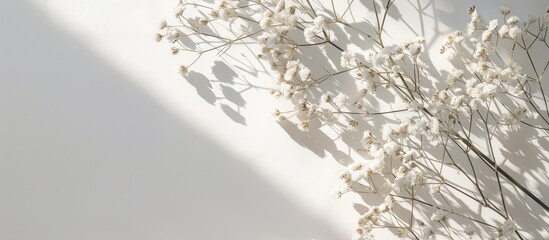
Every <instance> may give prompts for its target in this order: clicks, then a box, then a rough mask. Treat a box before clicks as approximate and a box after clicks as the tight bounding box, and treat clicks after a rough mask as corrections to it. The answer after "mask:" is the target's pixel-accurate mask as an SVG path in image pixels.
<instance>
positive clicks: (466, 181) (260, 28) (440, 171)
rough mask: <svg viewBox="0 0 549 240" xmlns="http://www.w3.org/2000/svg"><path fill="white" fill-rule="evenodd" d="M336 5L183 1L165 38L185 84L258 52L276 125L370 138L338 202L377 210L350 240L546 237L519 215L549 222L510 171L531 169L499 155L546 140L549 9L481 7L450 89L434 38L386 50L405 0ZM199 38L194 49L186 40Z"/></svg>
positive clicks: (473, 13)
mask: <svg viewBox="0 0 549 240" xmlns="http://www.w3.org/2000/svg"><path fill="white" fill-rule="evenodd" d="M334 2H335V1H333V0H332V1H324V2H322V1H314V2H312V1H309V0H256V1H254V0H242V1H238V0H216V1H215V2H214V3H213V4H212V3H205V2H204V1H191V0H180V1H179V4H178V7H177V9H176V13H175V18H174V20H173V23H172V22H170V23H168V22H166V21H162V22H161V25H160V30H161V32H160V33H158V34H157V35H156V39H157V41H164V40H166V41H168V42H170V43H171V44H173V45H172V48H171V51H172V53H173V54H178V55H183V56H184V60H185V61H186V62H185V63H184V65H181V66H180V69H179V70H180V73H181V74H182V75H183V76H187V74H188V72H189V71H192V69H193V64H195V63H196V62H197V61H198V60H199V59H200V58H201V57H203V56H204V55H206V54H208V53H210V52H214V53H217V54H223V53H225V52H226V51H227V50H228V49H229V48H230V47H231V46H232V45H234V44H245V45H250V46H254V49H258V51H257V52H256V56H257V58H260V59H262V60H263V61H264V62H265V64H266V65H268V66H270V73H271V75H272V79H273V82H274V83H276V87H274V88H273V89H272V91H271V92H270V93H271V94H272V95H273V96H275V97H277V98H280V99H283V101H284V104H282V106H281V108H280V109H278V110H275V111H274V116H275V118H276V119H277V121H284V122H290V123H293V124H295V125H296V126H298V128H299V129H300V130H302V131H309V130H311V129H315V130H320V131H330V132H332V134H333V133H335V134H336V135H341V134H345V133H347V132H353V133H354V134H355V135H356V134H358V135H360V136H362V138H350V139H351V140H352V141H354V142H351V143H348V145H349V146H351V147H353V148H354V149H355V150H356V152H357V153H358V154H359V155H360V158H356V159H353V160H354V161H353V162H352V163H350V164H349V165H348V166H347V167H346V168H345V169H343V170H342V171H341V173H340V174H339V176H338V177H339V179H340V180H341V184H340V185H339V186H336V187H335V190H334V192H333V195H334V196H335V197H336V198H340V197H342V196H343V195H347V194H349V193H354V194H358V195H359V196H361V197H362V198H363V199H364V202H365V203H366V204H367V205H368V210H367V211H365V212H364V213H363V214H362V216H361V217H360V218H359V219H357V229H356V232H355V233H354V236H353V239H373V238H374V235H375V229H379V228H383V229H390V230H391V231H392V232H393V233H394V234H395V235H397V236H398V237H402V238H410V239H534V238H535V239H538V238H543V237H547V234H549V233H548V231H549V230H548V229H547V226H546V227H545V228H544V227H542V228H541V229H538V230H535V231H526V230H524V227H525V226H526V225H528V224H530V223H529V222H528V221H532V219H536V218H531V219H528V218H525V219H519V218H516V217H515V213H518V212H521V211H527V212H529V211H539V212H537V213H534V212H533V213H532V214H530V215H547V213H548V212H549V206H548V204H549V201H548V200H547V199H543V196H542V195H540V193H539V192H538V191H536V190H535V189H533V188H532V187H529V186H527V185H526V184H525V183H524V181H521V180H520V179H518V178H520V175H517V174H516V173H514V172H512V171H510V170H509V169H508V168H507V167H504V165H505V164H506V162H511V164H513V165H515V166H516V165H520V163H519V162H520V161H522V159H508V158H505V159H503V158H502V157H501V156H500V154H498V153H500V152H502V151H504V150H505V146H503V144H502V141H501V139H502V138H504V139H513V136H514V134H516V133H517V132H520V131H525V130H527V131H529V133H531V134H533V135H536V136H540V137H541V138H547V137H548V136H549V112H548V102H547V99H546V94H545V92H544V88H543V84H542V80H543V76H544V75H545V74H546V72H547V71H546V70H547V68H548V66H549V58H548V57H547V56H549V55H544V54H543V53H549V52H547V50H549V44H548V39H547V32H548V28H549V9H547V10H545V11H542V12H540V14H539V15H540V16H539V17H529V18H528V19H526V20H525V21H523V20H521V19H519V18H518V17H516V16H513V14H512V13H511V10H510V9H509V8H507V7H500V12H501V17H500V18H499V19H494V20H490V21H485V20H483V19H481V17H480V15H479V13H478V12H477V9H476V8H475V7H474V6H473V7H470V8H469V9H468V13H469V15H470V22H468V23H467V24H466V28H465V31H463V32H462V31H456V32H454V33H452V34H449V36H448V37H447V38H446V41H444V42H443V43H442V44H441V47H440V54H444V55H445V56H446V58H447V59H448V63H449V64H450V66H451V69H450V70H448V71H447V72H446V74H445V76H444V78H443V79H441V78H440V77H437V76H433V75H432V74H431V73H430V69H439V68H441V66H439V65H437V64H438V62H437V63H432V62H428V61H426V59H428V57H429V56H425V53H424V48H425V40H424V39H423V38H421V37H417V38H413V39H398V38H397V40H398V41H401V42H400V43H388V41H387V40H386V38H387V36H386V34H385V22H386V19H387V17H388V13H389V12H390V11H391V9H392V8H395V7H396V4H398V2H397V1H396V0H384V1H379V0H373V1H371V4H370V5H368V7H369V9H370V10H371V11H372V12H373V14H371V15H368V16H360V14H358V13H353V12H352V9H353V8H354V4H358V2H363V1H356V3H355V1H354V0H349V1H342V2H339V3H337V4H342V3H343V2H345V3H344V7H343V8H341V7H339V8H338V9H336V6H335V5H336V3H334ZM464 14H465V12H464ZM355 19H360V20H358V21H357V20H355ZM216 28H225V29H238V30H233V31H216ZM349 36H355V37H354V38H353V39H355V40H360V41H363V43H355V44H358V45H359V46H358V50H355V51H353V50H350V49H348V48H347V47H348V45H349V44H348V42H349V38H350V37H349ZM189 39H190V40H191V41H192V42H193V44H192V47H189V45H188V44H183V41H188V40H189ZM346 40H347V42H345V41H346ZM391 40H392V41H394V40H395V37H392V38H391ZM355 49H356V48H355ZM540 52H541V53H542V54H541V55H540V54H539V53H540ZM534 55H536V56H537V58H536V57H534ZM540 56H541V57H540ZM342 79H343V80H342ZM191 80H192V79H191ZM387 95H389V96H391V98H390V104H386V101H387V100H386V99H387V98H384V97H382V96H387ZM351 140H350V141H351ZM544 141H545V142H544V143H547V140H544ZM541 144H543V142H542V143H541ZM532 161H545V162H547V161H548V159H543V158H542V159H532ZM539 184H540V185H547V184H548V183H547V182H540V183H539ZM523 202H529V203H530V204H529V205H526V204H524V203H523ZM532 206H534V207H532ZM536 209H537V210H536ZM527 215H528V214H527ZM521 221H523V222H521ZM540 221H541V222H542V223H541V225H542V226H543V224H546V222H545V223H543V221H547V219H545V220H543V219H542V220H540Z"/></svg>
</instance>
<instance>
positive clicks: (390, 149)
mask: <svg viewBox="0 0 549 240" xmlns="http://www.w3.org/2000/svg"><path fill="white" fill-rule="evenodd" d="M383 150H385V153H387V155H389V156H395V155H397V153H398V150H399V146H398V144H397V143H396V142H393V141H390V142H387V143H385V144H383Z"/></svg>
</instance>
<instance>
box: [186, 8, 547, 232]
mask: <svg viewBox="0 0 549 240" xmlns="http://www.w3.org/2000/svg"><path fill="white" fill-rule="evenodd" d="M449 2H450V1H446V2H444V1H419V0H415V1H407V2H403V3H402V4H403V6H406V7H407V8H403V9H401V10H399V9H398V8H393V9H391V11H390V12H389V17H390V18H393V19H391V20H394V21H396V22H399V23H402V26H403V27H402V28H403V29H404V28H408V30H410V31H411V32H413V33H414V34H416V35H418V36H423V37H426V38H427V39H426V41H427V43H426V45H427V48H431V49H433V48H434V49H438V45H439V44H440V42H437V41H439V40H440V38H443V37H441V36H446V35H447V34H450V33H451V32H453V31H454V30H455V31H464V28H465V24H466V23H467V22H468V21H469V20H470V16H469V15H468V14H467V11H466V9H467V7H468V6H470V5H473V4H477V5H478V6H477V7H478V8H479V9H480V12H481V15H482V16H483V17H484V20H487V21H489V20H490V19H492V18H499V19H500V21H501V15H500V14H499V10H498V7H499V4H509V5H513V2H512V1H499V2H498V1H484V2H482V3H475V2H473V1H462V2H454V1H452V2H451V4H452V7H454V8H453V9H452V10H447V9H445V6H444V4H449ZM361 3H362V2H360V1H357V2H355V4H357V5H358V4H361ZM365 3H366V2H364V4H365ZM514 5H516V3H515V4H514ZM536 6H538V7H539V6H543V2H542V1H535V3H533V4H531V5H529V6H525V7H523V8H522V9H519V10H517V11H515V10H514V11H513V14H512V15H514V14H517V15H519V16H520V17H521V18H522V19H525V17H526V16H525V15H526V14H524V12H531V13H534V14H538V13H540V12H539V11H537V10H536ZM446 7H447V6H446ZM543 7H545V6H543ZM378 9H379V7H378ZM407 10H409V11H407ZM322 12H327V13H330V10H329V7H328V8H327V9H324V11H322ZM410 13H411V14H412V15H414V14H417V16H418V18H419V19H415V20H417V23H411V24H409V23H408V22H407V21H405V20H402V19H403V18H406V17H409V14H410ZM349 14H351V15H352V14H353V10H350V12H349ZM328 15H330V14H328ZM358 15H359V14H357V16H358ZM402 16H404V17H402ZM372 18H373V17H372ZM410 22H413V21H410ZM363 25H364V24H363ZM430 25H433V26H432V27H430ZM356 27H357V28H359V29H363V28H367V27H368V26H367V25H366V26H362V27H359V25H357V26H356ZM447 27H448V28H450V29H453V30H447V29H446V28H447ZM395 30H401V29H398V28H396V29H395ZM330 31H333V32H334V33H336V34H334V35H336V36H346V34H347V33H345V32H344V31H343V30H342V29H338V28H334V29H330ZM445 31H447V32H445ZM387 34H388V35H390V34H394V32H393V33H387ZM301 37H302V36H301ZM347 37H348V38H346V39H345V38H344V39H338V40H337V41H335V43H336V44H338V45H340V46H343V47H345V46H347V45H349V44H350V43H357V42H367V39H364V38H362V39H361V38H360V36H359V35H357V34H353V33H352V32H350V33H348V34H347ZM412 37H413V36H407V37H406V38H412ZM395 38H397V39H400V38H399V37H395ZM363 45H365V46H367V44H366V43H364V44H363ZM300 54H302V55H300V57H301V58H300V60H302V63H305V65H307V66H317V67H318V66H328V67H327V68H328V69H327V70H326V71H328V70H329V71H330V72H335V70H336V69H332V68H331V67H332V66H337V61H336V63H334V62H332V61H330V60H333V59H336V60H337V59H339V57H340V52H339V51H338V50H335V49H334V48H331V47H330V46H327V47H325V48H320V47H316V48H313V47H310V48H304V49H303V51H302V52H300ZM533 55H534V57H535V58H536V57H537V58H541V59H542V60H543V59H546V57H545V56H543V54H539V55H538V53H534V54H533ZM308 56H310V57H308ZM422 60H423V61H425V62H426V63H427V65H435V64H434V62H433V61H436V59H429V58H428V57H427V56H425V57H422ZM229 65H230V64H229ZM244 65H245V64H244ZM220 66H223V67H220ZM224 66H226V65H220V63H219V62H216V63H215V64H214V65H213V71H214V74H215V73H216V72H223V73H228V74H216V78H218V79H220V80H222V79H223V81H225V82H227V83H230V84H232V83H233V81H232V79H233V78H235V77H234V76H236V75H234V74H232V73H233V72H234V71H233V70H231V69H229V68H225V67H224ZM312 70H313V71H315V70H319V71H318V72H322V71H320V70H323V69H320V67H318V69H312ZM438 70H439V69H434V68H432V69H430V70H429V74H428V75H429V77H430V78H431V79H437V80H440V81H438V82H436V83H435V85H436V87H437V89H443V88H444V87H445V86H444V85H445V83H444V81H443V79H445V78H446V74H445V73H441V72H438ZM527 70H528V69H527ZM227 76H228V77H227ZM190 78H191V79H192V77H190ZM342 80H343V81H342ZM345 80H346V79H345V78H344V77H341V78H340V79H333V80H332V79H331V81H329V82H325V83H324V84H325V85H324V87H325V88H324V89H325V90H326V89H327V90H330V89H338V88H339V89H346V90H351V91H355V92H356V89H353V88H352V87H353V86H351V87H349V84H345ZM347 80H348V79H347ZM428 84H432V83H431V82H428ZM231 87H232V85H231ZM348 88H349V89H348ZM425 88H426V90H425V91H427V92H428V94H427V95H428V96H430V95H432V94H434V91H435V90H436V89H435V88H433V87H431V86H425ZM311 91H314V90H311ZM223 92H224V93H228V94H225V95H227V96H228V97H227V98H228V99H229V100H230V101H231V102H233V103H235V104H236V105H237V106H239V107H244V105H245V101H244V100H243V99H241V98H239V97H240V96H239V95H237V92H236V91H232V92H230V91H227V90H226V89H224V91H223ZM315 95H316V96H315ZM319 95H320V92H319V91H317V92H313V93H312V94H311V96H312V98H313V100H314V98H315V97H316V98H317V97H318V96H319ZM231 96H233V97H231ZM235 96H238V97H235ZM376 97H377V98H379V99H381V100H383V101H382V102H389V103H391V102H394V101H395V98H394V96H393V95H390V93H389V92H385V93H381V94H379V96H376ZM231 99H232V100H231ZM206 100H207V99H206ZM367 102H368V104H371V105H373V106H374V107H375V106H377V105H379V104H378V102H376V99H369V101H367ZM238 103H240V104H238ZM366 106H368V105H366ZM368 107H369V106H368ZM392 110H393V109H392ZM223 111H226V109H223ZM226 113H227V111H226ZM542 113H543V114H546V112H545V111H544V110H542ZM227 115H229V114H228V113H227ZM243 119H245V118H243ZM235 121H236V120H235ZM240 121H244V120H240ZM388 121H389V120H388V119H381V120H380V119H376V120H375V121H374V123H373V124H372V128H373V129H380V128H381V125H382V124H384V123H387V122H388ZM314 123H315V122H312V124H314ZM317 123H318V122H317ZM376 124H377V125H376ZM280 125H281V127H282V128H283V129H284V130H285V131H286V132H287V133H288V135H289V136H290V137H291V138H292V139H293V140H294V141H295V142H296V143H298V144H300V145H301V146H303V147H306V148H308V149H309V150H311V151H312V152H313V153H315V154H316V155H317V156H319V157H327V156H328V155H331V157H333V158H335V159H336V160H338V161H339V162H340V163H342V164H348V163H350V162H351V161H352V157H351V152H352V151H354V149H358V148H360V146H356V145H353V144H354V143H359V142H360V141H359V140H360V137H361V136H359V135H360V133H361V131H358V134H352V133H351V134H347V133H346V134H342V135H341V136H340V137H341V138H340V140H341V141H342V142H343V143H344V144H345V146H346V147H348V149H349V150H348V151H347V152H344V151H342V150H340V149H338V148H337V146H336V143H335V142H334V139H331V138H330V137H329V136H328V135H326V134H325V133H324V131H323V130H322V129H321V130H318V129H314V130H311V131H309V132H307V133H302V132H300V131H299V130H298V128H297V127H296V126H295V125H293V124H290V123H288V122H282V123H280ZM474 127H475V128H474V129H475V131H473V135H474V136H478V137H479V138H480V139H483V138H485V137H484V136H483V135H480V134H482V133H484V130H483V127H484V126H474ZM360 130H363V129H360ZM537 135H539V134H538V133H537V132H536V131H529V132H527V131H523V132H521V133H520V134H519V135H506V134H501V135H499V134H498V135H496V136H497V138H496V139H498V140H501V144H502V146H503V147H502V148H500V149H499V148H498V149H499V150H500V152H499V154H501V155H502V157H503V158H505V159H499V157H498V159H497V161H498V162H502V160H511V159H512V160H515V161H516V159H519V160H520V159H526V160H525V161H520V164H521V165H520V168H519V167H517V168H515V169H519V170H512V169H511V168H510V166H512V165H513V163H505V164H502V165H501V166H498V167H499V168H500V169H504V170H505V171H506V172H508V173H509V175H510V176H511V177H513V178H514V179H518V181H519V183H520V184H521V185H523V186H529V185H535V186H534V187H532V188H533V189H531V191H532V192H534V193H535V195H536V196H537V197H540V198H542V200H543V196H545V195H547V193H548V190H549V189H548V188H547V186H543V184H541V183H544V182H547V177H546V176H543V173H546V172H547V164H546V162H547V151H546V150H545V149H543V146H545V145H547V144H546V143H547V140H546V138H539V139H533V138H532V137H531V136H537ZM511 136H513V137H511ZM338 141H339V140H338ZM520 142H522V143H525V144H517V143H520ZM479 143H482V141H479ZM529 144H532V145H529ZM535 146H542V147H541V148H539V149H538V148H537V147H535ZM343 149H344V148H343ZM344 150H345V149H344ZM454 152H457V153H459V152H462V150H460V149H457V148H454V149H452V154H455V155H457V153H454ZM328 157H329V156H328ZM460 159H467V158H466V157H465V156H460ZM476 160H479V159H476ZM464 161H465V160H464ZM459 163H460V164H462V165H463V166H466V167H465V168H464V169H465V170H464V172H466V173H468V174H476V173H471V172H472V170H470V169H469V165H467V164H468V162H463V163H462V162H459ZM478 166H479V167H478V168H479V169H478V173H479V176H480V177H479V179H481V181H480V182H481V183H480V184H479V185H480V187H481V188H482V189H484V190H483V191H486V192H487V193H488V194H489V197H490V199H499V196H498V193H499V192H498V190H497V189H498V188H497V186H493V185H494V184H493V183H496V182H497V181H496V180H495V177H494V172H493V170H491V169H490V168H489V167H487V166H484V165H482V164H479V165H478ZM539 173H541V176H537V175H540V174H539ZM526 176H528V177H531V178H532V179H534V180H535V181H534V184H530V183H529V182H528V181H527V180H526ZM475 178H476V177H475ZM482 180H485V181H482ZM484 182H486V183H484ZM504 183H505V184H504V187H503V190H504V191H505V192H508V193H509V194H508V195H509V196H508V197H507V198H506V201H507V203H508V204H509V206H510V210H509V211H510V212H511V213H512V215H513V216H514V217H515V220H517V222H519V223H527V224H524V225H525V226H523V225H521V228H523V229H522V230H524V231H525V232H529V233H528V234H530V235H528V236H533V238H543V237H542V236H541V234H546V233H547V232H548V229H547V212H546V211H545V210H543V209H542V208H541V207H539V206H538V205H537V204H536V203H535V202H534V201H532V200H528V199H529V197H527V196H525V195H524V194H522V192H521V190H518V189H513V187H512V186H510V185H511V184H508V181H506V180H504ZM460 184H461V183H460ZM456 185H459V184H457V183H456ZM427 197H429V196H426V197H425V198H427ZM525 199H526V200H525ZM365 202H367V203H372V202H373V201H372V199H365ZM498 204H499V203H498ZM456 205H457V206H466V203H465V202H461V200H460V202H459V204H456ZM357 208H358V209H360V207H357ZM524 209H528V210H529V211H523V210H524ZM429 210H430V211H432V209H429ZM358 211H359V212H360V210H358ZM425 212H429V211H428V210H426V211H425ZM466 213H467V214H468V215H473V216H475V215H481V213H482V212H481V210H480V208H479V209H478V211H477V209H473V210H469V209H468V210H467V212H466ZM538 213H539V214H538ZM406 214H409V213H403V216H404V215H406ZM526 225H527V226H526Z"/></svg>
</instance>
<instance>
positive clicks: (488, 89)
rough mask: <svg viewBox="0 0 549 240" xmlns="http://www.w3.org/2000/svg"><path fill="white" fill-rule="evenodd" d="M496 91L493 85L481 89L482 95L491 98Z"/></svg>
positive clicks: (496, 87)
mask: <svg viewBox="0 0 549 240" xmlns="http://www.w3.org/2000/svg"><path fill="white" fill-rule="evenodd" d="M497 89H498V86H496V85H495V84H492V83H489V84H486V85H484V87H483V88H482V93H483V94H484V95H485V96H487V97H492V96H493V95H494V93H496V90H497Z"/></svg>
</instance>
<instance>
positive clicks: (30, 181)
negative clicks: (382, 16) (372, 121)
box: [0, 0, 545, 240]
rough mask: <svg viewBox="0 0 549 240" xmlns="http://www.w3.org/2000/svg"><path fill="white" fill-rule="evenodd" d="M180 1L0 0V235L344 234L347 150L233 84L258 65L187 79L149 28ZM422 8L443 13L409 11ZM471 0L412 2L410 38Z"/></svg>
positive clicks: (460, 15)
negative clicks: (275, 115) (302, 130)
mask: <svg viewBox="0 0 549 240" xmlns="http://www.w3.org/2000/svg"><path fill="white" fill-rule="evenodd" d="M487 2H488V3H484V2H483V3H482V4H479V5H480V6H479V8H481V11H482V12H486V13H489V12H494V14H493V16H494V15H495V14H496V13H495V12H496V11H497V10H496V9H497V6H499V4H501V3H499V2H500V1H487ZM495 2H497V3H495ZM505 2H506V3H504V4H509V5H511V6H513V1H505ZM532 2H534V1H532ZM543 2H545V1H536V2H535V4H531V5H522V6H520V7H521V8H522V9H519V10H518V14H522V16H524V15H525V14H524V13H526V12H528V11H531V12H535V11H534V10H535V9H536V6H537V7H539V6H540V5H543ZM175 3H176V1H175V0H156V1H150V0H110V1H109V0H103V1H85V0H32V1H23V0H5V1H2V2H1V3H0V16H1V17H0V20H1V21H0V29H2V32H3V33H4V36H3V38H2V39H1V40H0V50H1V51H0V53H1V54H2V55H1V56H0V99H1V102H0V111H1V112H0V114H1V116H2V120H1V124H0V131H1V132H2V133H3V136H2V137H0V143H1V145H0V190H1V191H2V198H1V199H0V215H1V216H0V238H2V239H218V238H224V239H317V240H322V239H346V238H348V237H349V236H350V234H351V233H352V231H353V228H354V225H355V219H356V217H357V216H358V214H357V213H356V212H355V210H354V209H353V208H352V204H351V201H352V199H348V198H347V199H342V200H339V201H335V200H333V199H332V198H331V197H330V191H331V189H332V186H335V184H336V181H335V173H336V172H337V171H338V169H339V168H340V166H339V164H338V163H337V161H335V160H334V157H336V158H337V152H338V151H341V152H346V151H348V149H345V148H344V147H342V146H334V149H332V151H331V152H330V151H327V150H324V149H319V148H317V147H315V146H314V145H309V144H308V143H307V141H309V139H307V138H304V137H302V136H301V135H299V134H298V133H295V132H293V130H292V129H289V130H288V132H287V131H285V130H284V129H283V128H281V127H280V126H279V125H278V124H276V122H274V121H273V119H272V117H271V114H270V112H271V109H273V108H274V106H275V102H274V101H273V100H272V99H271V97H270V96H269V95H267V94H265V91H264V90H260V89H258V88H247V87H246V86H239V84H242V83H243V81H242V80H243V79H248V80H250V81H251V82H253V83H254V84H256V85H259V86H262V87H269V86H270V83H269V78H268V76H266V75H265V74H264V73H258V74H259V75H257V76H254V75H253V74H249V75H241V74H242V73H243V72H244V71H245V70H246V69H230V68H228V67H227V65H226V64H224V63H223V62H222V59H215V60H213V59H212V61H211V62H210V61H205V62H203V63H202V65H201V66H200V69H201V71H202V73H204V74H205V75H204V76H195V79H193V80H196V81H194V82H191V83H189V82H187V81H185V80H183V79H182V78H180V76H179V75H178V74H177V70H176V69H177V66H178V65H179V64H180V62H179V61H178V57H173V56H171V55H170V54H169V47H168V46H167V45H166V44H157V43H155V42H154V36H153V35H154V33H155V32H156V31H157V30H156V28H157V25H158V22H159V20H160V19H161V18H163V17H165V16H168V15H171V13H172V10H173V9H172V8H173V6H174V5H175ZM418 4H419V5H420V6H421V7H422V8H425V13H426V15H425V16H435V17H436V16H438V17H439V18H441V19H443V20H442V21H434V20H433V18H432V17H425V18H418V17H417V12H414V11H407V8H408V10H410V9H412V10H413V7H417V5H418ZM436 4H438V5H436ZM469 4H471V2H463V3H457V2H455V1H418V2H417V3H413V4H410V5H408V6H405V7H404V8H402V9H400V13H401V14H402V16H401V17H402V19H407V20H406V23H407V24H409V25H410V26H412V27H410V28H403V29H402V31H401V33H402V34H408V35H410V36H412V35H414V33H413V31H418V32H417V33H418V34H420V35H425V36H426V39H427V40H428V41H431V42H432V44H433V46H432V47H433V48H434V49H436V48H437V46H438V43H439V42H440V39H442V38H443V36H442V35H443V34H446V33H449V32H450V31H449V28H448V27H450V28H453V29H462V28H463V26H464V24H465V22H466V20H467V17H468V15H467V14H466V12H465V11H464V10H463V9H465V7H466V6H467V5H469ZM514 5H517V4H514ZM492 6H493V7H492ZM437 14H438V15H437ZM402 19H397V20H395V21H392V22H391V23H390V24H403V20H402ZM417 26H423V27H421V28H420V27H417ZM441 34H442V35H441ZM227 60H230V59H227ZM212 63H213V69H212V68H211V64H212ZM254 64H255V63H254ZM210 69H211V70H210ZM254 78H257V79H265V81H263V82H258V81H252V80H254ZM205 79H210V80H212V79H218V80H219V81H222V83H219V84H216V83H214V84H212V85H209V84H208V83H207V81H205ZM227 86H232V87H235V88H236V89H241V90H242V92H232V91H231V90H230V88H228V87H227ZM221 96H223V97H221ZM322 141H327V139H322ZM337 160H338V159H337Z"/></svg>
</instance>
